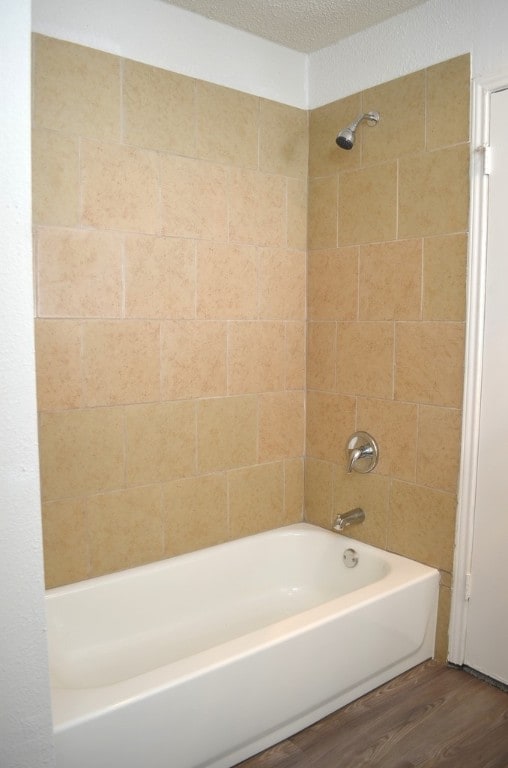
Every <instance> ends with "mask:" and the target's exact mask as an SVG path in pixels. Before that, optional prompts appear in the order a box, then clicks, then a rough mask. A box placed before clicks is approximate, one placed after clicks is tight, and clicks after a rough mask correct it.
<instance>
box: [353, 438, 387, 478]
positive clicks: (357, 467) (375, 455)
mask: <svg viewBox="0 0 508 768" xmlns="http://www.w3.org/2000/svg"><path fill="white" fill-rule="evenodd" d="M346 451H347V471H348V472H352V471H353V469H354V471H355V472H360V474H362V475H364V474H366V473H367V472H372V470H373V469H374V467H375V466H376V465H377V463H378V460H379V448H378V446H377V443H376V441H375V440H374V438H373V437H372V435H369V433H368V432H355V433H354V435H351V437H350V438H349V440H348V441H347V446H346Z"/></svg>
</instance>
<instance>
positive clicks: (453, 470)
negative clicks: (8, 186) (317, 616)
mask: <svg viewBox="0 0 508 768" xmlns="http://www.w3.org/2000/svg"><path fill="white" fill-rule="evenodd" d="M373 109H375V110H378V111H379V112H380V113H381V121H380V123H379V125H378V126H377V127H375V128H369V127H368V126H367V125H365V124H363V125H362V127H361V128H360V129H359V131H358V134H357V143H356V145H355V148H354V149H353V150H352V151H351V152H345V151H343V150H339V149H338V148H337V147H336V145H335V136H336V134H337V132H338V130H339V129H340V128H342V127H344V126H345V125H346V124H347V123H349V122H350V121H351V120H352V119H353V118H354V117H356V115H357V114H359V113H360V112H362V111H368V110H373ZM33 122H34V151H33V155H34V199H33V203H34V224H35V253H36V280H37V285H36V301H37V328H36V331H37V333H36V347H37V350H36V351H37V373H38V397H39V410H40V422H39V439H40V458H41V486H42V499H43V529H44V546H45V567H46V580H47V585H48V586H55V585H57V584H63V583H67V582H71V581H76V580H80V579H83V578H87V577H90V576H96V575H100V574H103V573H107V572H111V571H114V570H118V569H122V568H126V567H130V566H133V565H138V564H140V563H144V562H150V561H154V560H157V559H160V558H163V557H167V556H170V555H174V554H179V553H181V552H186V551H190V550H194V549H197V548H200V547H203V546H208V545H211V544H215V543H218V542H222V541H226V540H229V539H234V538H237V537H240V536H244V535H248V534H251V533H255V532H257V531H260V530H263V529H266V528H272V527H277V526H280V525H284V524H286V523H291V522H295V521H298V520H301V519H302V515H304V516H305V517H306V519H308V520H310V521H312V522H316V523H318V524H320V525H324V526H326V527H330V525H331V522H332V518H333V516H334V515H335V514H336V513H338V512H340V511H344V510H345V509H347V508H349V507H351V506H357V505H359V504H360V505H363V506H364V507H365V510H366V513H367V521H366V523H365V524H364V525H363V526H359V527H357V528H355V529H354V531H353V532H352V533H353V535H355V536H357V537H358V538H363V539H364V540H366V541H368V542H371V543H373V544H375V545H377V546H381V547H387V548H389V549H391V550H394V551H396V552H399V553H401V554H405V555H409V556H410V557H414V558H415V559H418V560H422V561H423V562H426V563H429V564H431V565H435V566H437V567H439V568H440V569H441V571H442V572H443V584H444V586H443V588H442V611H441V629H440V644H441V648H442V649H444V648H445V646H446V637H445V635H446V623H447V616H448V600H449V585H450V573H451V568H452V552H453V535H454V518H455V506H456V484H457V472H458V456H459V449H460V420H461V412H460V407H461V392H462V379H463V337H464V313H465V309H464V307H465V269H466V242H467V231H466V230H467V214H468V164H469V161H468V143H467V142H468V132H469V57H467V56H464V57H460V58H458V59H454V60H452V61H450V62H445V63H443V64H440V65H437V66H435V67H431V68H429V69H428V70H425V71H422V72H417V73H415V74H413V75H409V76H407V77H404V78H400V79H398V80H395V81H393V82H390V83H386V84H383V85H381V86H378V87H376V88H372V89H370V90H369V91H366V92H363V93H361V94H357V95H355V96H351V97H348V98H346V99H342V100H341V101H338V102H334V103H333V104H330V105H327V106H325V107H321V108H319V109H315V110H313V111H311V112H310V113H307V112H305V111H303V110H299V109H296V108H293V107H288V106H285V105H282V104H278V103H275V102H271V101H268V100H265V99H262V98H258V97H256V96H252V95H249V94H245V93H240V92H237V91H233V90H231V89H227V88H223V87H221V86H217V85H213V84H211V83H207V82H203V81H197V80H195V79H193V78H189V77H185V76H182V75H177V74H174V73H171V72H167V71H163V70H160V69H156V68H154V67H150V66H147V65H144V64H140V63H137V62H133V61H129V60H125V59H121V58H119V57H116V56H113V55H110V54H106V53H102V52H100V51H96V50H93V49H89V48H83V47H81V46H77V45H74V44H70V43H66V42H61V41H58V40H53V39H50V38H46V37H42V36H38V35H37V36H35V37H34V102H33ZM307 189H308V192H309V196H308V201H307ZM307 222H308V236H307ZM306 305H307V306H306ZM306 344H307V346H306ZM305 414H306V417H307V418H305ZM305 421H306V422H307V423H305ZM357 428H358V429H365V430H367V431H369V432H371V433H372V434H373V435H374V436H375V437H376V438H377V439H378V442H379V444H380V451H381V460H380V463H379V467H378V469H377V470H376V471H375V473H373V474H371V475H364V476H359V475H356V474H355V475H350V476H347V475H346V473H345V452H344V447H345V442H346V439H347V437H348V436H349V435H350V434H351V433H352V432H353V431H355V429H357ZM305 432H306V440H307V445H306V448H305V443H304V440H305ZM304 456H306V472H305V510H304V504H303V502H304V471H303V470H304V467H303V465H304ZM442 653H444V651H443V650H442Z"/></svg>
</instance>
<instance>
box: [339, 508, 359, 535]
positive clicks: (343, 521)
mask: <svg viewBox="0 0 508 768" xmlns="http://www.w3.org/2000/svg"><path fill="white" fill-rule="evenodd" d="M364 520H365V512H364V511H363V509H361V507H355V509H350V510H349V512H344V514H343V515H337V517H336V520H335V523H334V525H333V530H334V531H343V530H344V528H347V527H348V525H357V524H358V523H363V521H364Z"/></svg>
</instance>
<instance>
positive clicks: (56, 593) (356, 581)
mask: <svg viewBox="0 0 508 768" xmlns="http://www.w3.org/2000/svg"><path fill="white" fill-rule="evenodd" d="M320 533H321V532H320V531H317V535H315V534H316V531H314V530H313V529H312V528H311V527H310V526H307V527H303V526H301V525H300V526H288V527H287V528H285V529H280V531H279V532H278V533H277V534H274V533H268V534H258V535H257V536H253V537H248V538H246V539H243V540H240V541H238V542H235V544H234V546H231V545H228V544H224V545H218V546H216V547H210V548H208V549H206V550H202V551H200V552H195V553H192V554H191V555H183V556H180V557H176V558H172V559H170V560H168V561H162V562H160V563H155V564H151V565H148V566H140V567H139V568H133V569H130V570H129V571H125V572H123V573H119V574H115V575H112V576H106V577H99V578H96V579H90V580H89V581H87V582H82V583H80V584H77V585H74V586H70V587H63V588H56V589H53V590H49V592H48V600H47V615H48V628H49V636H50V671H51V677H52V684H53V686H54V687H57V688H70V689H78V688H93V687H97V686H103V685H111V684H114V683H117V682H119V681H121V680H126V679H128V678H131V677H135V676H137V675H140V674H143V673H146V672H148V671H150V670H153V669H157V668H159V667H162V666H165V665H167V664H172V663H174V662H177V661H179V660H180V659H184V658H187V657H189V656H192V655H194V654H197V653H201V652H203V651H205V650H207V649H209V648H212V647H214V646H217V645H221V644H223V643H226V642H228V641H230V640H233V639H235V638H238V637H241V636H243V635H247V634H250V633H252V632H254V631H256V630H259V629H261V628H263V627H267V626H270V625H273V624H276V623H278V622H280V621H283V620H284V619H287V618H289V617H291V616H295V615H298V614H302V613H304V612H306V611H309V610H310V609H312V608H315V607H316V606H319V605H322V604H324V603H328V602H330V601H332V600H336V599H337V598H339V597H341V596H342V595H344V594H349V593H351V592H355V591H356V590H358V589H361V588H363V587H366V586H368V585H370V584H373V583H376V582H378V581H380V580H381V579H382V578H383V577H384V576H386V575H387V574H388V573H389V570H390V565H389V563H388V561H387V560H386V558H383V557H382V556H380V554H379V553H378V552H377V551H376V550H374V549H372V548H370V549H368V548H366V547H365V548H364V552H363V554H362V557H361V562H360V563H359V564H358V566H357V567H355V568H347V567H346V565H345V564H344V562H343V559H342V552H343V550H344V549H346V548H347V547H349V541H348V540H347V539H343V541H344V544H343V546H342V547H338V546H337V545H338V539H337V537H335V536H330V537H328V536H325V537H323V536H322V535H320Z"/></svg>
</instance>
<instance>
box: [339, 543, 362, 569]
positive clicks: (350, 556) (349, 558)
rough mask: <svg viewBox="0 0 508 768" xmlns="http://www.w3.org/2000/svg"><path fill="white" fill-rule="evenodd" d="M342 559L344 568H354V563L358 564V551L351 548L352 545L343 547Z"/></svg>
mask: <svg viewBox="0 0 508 768" xmlns="http://www.w3.org/2000/svg"><path fill="white" fill-rule="evenodd" d="M342 561H343V563H344V565H345V566H346V568H354V567H355V565H358V552H357V551H356V549H352V547H348V548H347V549H345V550H344V554H343V555H342Z"/></svg>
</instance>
